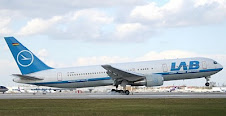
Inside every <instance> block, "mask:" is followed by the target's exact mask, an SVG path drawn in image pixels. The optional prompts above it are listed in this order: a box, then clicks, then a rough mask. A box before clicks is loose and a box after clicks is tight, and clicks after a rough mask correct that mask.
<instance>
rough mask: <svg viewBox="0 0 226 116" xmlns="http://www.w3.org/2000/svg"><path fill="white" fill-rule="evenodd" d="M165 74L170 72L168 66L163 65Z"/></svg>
mask: <svg viewBox="0 0 226 116" xmlns="http://www.w3.org/2000/svg"><path fill="white" fill-rule="evenodd" d="M162 69H163V72H168V67H167V64H163V65H162Z"/></svg>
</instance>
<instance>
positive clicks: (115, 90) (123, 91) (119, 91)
mask: <svg viewBox="0 0 226 116" xmlns="http://www.w3.org/2000/svg"><path fill="white" fill-rule="evenodd" d="M111 92H116V93H120V94H122V95H129V94H130V92H129V90H117V89H112V90H111Z"/></svg>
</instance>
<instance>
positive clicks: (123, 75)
mask: <svg viewBox="0 0 226 116" xmlns="http://www.w3.org/2000/svg"><path fill="white" fill-rule="evenodd" d="M101 66H102V67H103V68H104V69H106V70H107V74H108V75H109V76H110V77H111V78H113V79H114V80H117V81H122V80H127V81H130V82H136V81H140V80H143V79H144V78H145V77H144V76H143V75H141V74H136V73H134V72H128V71H125V70H122V69H118V68H115V67H113V66H111V65H101Z"/></svg>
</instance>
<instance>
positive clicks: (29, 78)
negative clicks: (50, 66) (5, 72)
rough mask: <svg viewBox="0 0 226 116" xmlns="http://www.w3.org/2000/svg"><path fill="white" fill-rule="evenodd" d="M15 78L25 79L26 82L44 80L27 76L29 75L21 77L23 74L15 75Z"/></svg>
mask: <svg viewBox="0 0 226 116" xmlns="http://www.w3.org/2000/svg"><path fill="white" fill-rule="evenodd" d="M13 76H17V77H19V78H21V79H24V80H43V79H41V78H37V77H34V76H27V75H21V74H13Z"/></svg>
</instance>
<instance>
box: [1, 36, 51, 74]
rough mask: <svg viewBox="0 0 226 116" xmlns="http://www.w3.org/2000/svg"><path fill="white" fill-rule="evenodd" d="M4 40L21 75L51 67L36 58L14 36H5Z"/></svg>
mask: <svg viewBox="0 0 226 116" xmlns="http://www.w3.org/2000/svg"><path fill="white" fill-rule="evenodd" d="M5 41H6V43H7V44H8V46H9V49H10V51H11V53H12V55H13V57H14V59H15V61H16V63H17V65H18V67H19V68H20V71H21V73H22V74H23V75H24V74H30V73H34V72H38V71H42V70H47V69H52V68H51V67H49V66H47V65H46V64H44V63H43V62H42V61H41V60H40V59H38V58H37V57H36V56H35V55H34V54H33V53H32V52H31V51H30V50H28V49H27V48H26V47H24V46H23V45H22V44H21V43H20V42H19V41H17V40H16V39H15V38H14V37H5Z"/></svg>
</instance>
